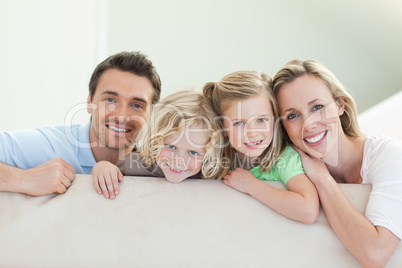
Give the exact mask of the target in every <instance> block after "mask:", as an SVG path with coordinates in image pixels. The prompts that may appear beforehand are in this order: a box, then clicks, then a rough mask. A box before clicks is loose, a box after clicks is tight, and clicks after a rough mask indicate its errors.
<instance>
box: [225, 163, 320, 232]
mask: <svg viewBox="0 0 402 268" xmlns="http://www.w3.org/2000/svg"><path fill="white" fill-rule="evenodd" d="M223 183H225V184H226V185H228V186H230V187H232V188H234V189H236V190H238V191H240V192H243V193H247V194H249V195H251V196H252V197H254V198H255V199H257V200H258V201H260V202H261V203H263V204H265V205H267V206H268V207H270V208H272V209H273V210H275V211H277V212H279V213H280V214H282V215H284V216H286V217H288V218H291V219H294V220H297V221H301V222H304V223H308V224H311V223H314V222H315V221H316V220H317V218H318V215H319V200H318V195H317V191H316V189H315V187H314V185H313V184H312V183H311V181H310V180H309V179H308V178H307V176H306V175H304V174H299V175H296V176H294V177H293V178H292V179H291V180H289V182H288V184H287V187H288V189H289V191H286V190H281V189H277V188H275V187H273V186H271V185H269V184H267V183H265V182H263V181H260V180H259V179H257V178H256V177H255V176H254V174H253V173H251V172H250V171H248V170H245V169H241V168H237V169H235V170H233V171H229V172H228V174H227V175H226V176H224V177H223Z"/></svg>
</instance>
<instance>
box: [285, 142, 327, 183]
mask: <svg viewBox="0 0 402 268" xmlns="http://www.w3.org/2000/svg"><path fill="white" fill-rule="evenodd" d="M293 149H295V150H296V152H298V153H299V155H300V159H301V161H302V163H303V167H304V171H305V172H306V175H307V176H308V177H309V178H310V180H311V181H312V182H313V183H314V184H317V183H318V181H319V180H320V179H323V178H326V177H328V176H327V175H329V176H331V175H330V173H329V171H328V168H327V166H326V165H325V162H324V161H322V160H320V159H317V158H315V157H311V156H309V155H307V154H306V153H305V152H304V151H303V150H301V149H300V148H298V147H296V146H293Z"/></svg>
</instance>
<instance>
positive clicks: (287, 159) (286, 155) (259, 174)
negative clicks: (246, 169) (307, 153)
mask: <svg viewBox="0 0 402 268" xmlns="http://www.w3.org/2000/svg"><path fill="white" fill-rule="evenodd" d="M250 171H251V172H252V173H253V174H254V176H255V177H256V178H257V179H259V180H262V181H281V182H283V183H284V184H285V185H286V184H287V183H288V181H289V180H290V179H291V178H293V177H294V176H296V175H299V174H304V173H305V172H304V168H303V165H302V162H301V160H300V155H299V154H298V153H297V152H296V151H295V150H294V149H293V148H292V147H291V146H290V145H287V146H286V148H285V150H284V151H283V153H282V155H281V157H279V159H278V160H277V161H276V163H275V164H274V166H273V167H272V168H271V170H270V171H268V172H267V173H264V172H263V171H262V170H261V169H260V166H257V167H255V168H253V169H251V170H250Z"/></svg>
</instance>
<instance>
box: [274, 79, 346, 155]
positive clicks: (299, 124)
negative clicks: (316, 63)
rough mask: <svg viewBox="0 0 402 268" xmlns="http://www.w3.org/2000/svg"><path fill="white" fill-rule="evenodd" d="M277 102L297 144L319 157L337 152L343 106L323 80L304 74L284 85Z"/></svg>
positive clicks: (284, 121)
mask: <svg viewBox="0 0 402 268" xmlns="http://www.w3.org/2000/svg"><path fill="white" fill-rule="evenodd" d="M278 102H279V107H280V113H281V115H282V119H283V121H282V122H283V126H284V127H285V129H286V132H287V133H288V136H289V138H290V139H291V140H292V142H293V143H294V144H295V145H296V146H297V147H299V148H300V149H302V150H303V151H305V152H306V153H308V154H309V155H311V156H314V157H316V158H320V159H322V158H325V156H327V155H329V154H330V153H331V152H334V153H337V152H338V150H337V146H338V138H339V131H342V126H341V122H340V118H339V116H340V115H342V114H343V112H344V106H343V105H339V104H338V102H336V101H335V99H334V98H333V97H332V93H331V91H330V90H329V88H328V87H327V85H326V84H325V83H324V82H323V81H322V80H321V79H319V78H316V77H315V76H313V75H304V76H301V77H299V78H297V79H295V80H294V81H292V82H290V83H287V84H285V85H283V86H282V87H281V89H280V90H279V93H278Z"/></svg>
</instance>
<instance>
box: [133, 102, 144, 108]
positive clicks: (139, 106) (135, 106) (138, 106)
mask: <svg viewBox="0 0 402 268" xmlns="http://www.w3.org/2000/svg"><path fill="white" fill-rule="evenodd" d="M131 106H132V107H134V108H137V109H142V108H143V107H142V105H141V104H138V103H135V104H132V105H131Z"/></svg>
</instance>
